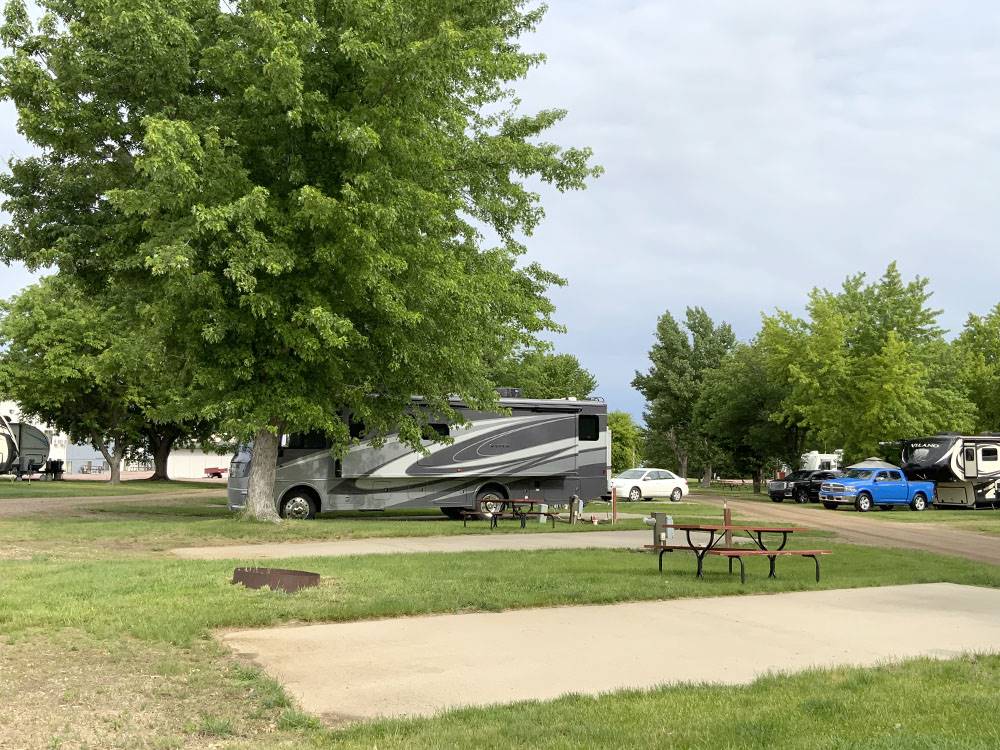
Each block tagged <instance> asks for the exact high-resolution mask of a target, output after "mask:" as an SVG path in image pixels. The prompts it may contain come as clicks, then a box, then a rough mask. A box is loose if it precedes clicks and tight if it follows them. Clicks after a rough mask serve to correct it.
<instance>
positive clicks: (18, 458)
mask: <svg viewBox="0 0 1000 750" xmlns="http://www.w3.org/2000/svg"><path fill="white" fill-rule="evenodd" d="M48 458H49V439H48V438H47V437H45V433H44V432H42V431H41V430H39V429H38V428H37V427H33V426H31V425H30V424H26V423H24V422H12V421H10V420H9V419H7V418H6V417H4V416H0V474H16V475H18V476H20V475H21V474H30V473H32V472H33V471H36V470H38V469H40V468H42V467H43V466H45V462H46V461H47V460H48Z"/></svg>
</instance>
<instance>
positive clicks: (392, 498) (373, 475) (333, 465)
mask: <svg viewBox="0 0 1000 750" xmlns="http://www.w3.org/2000/svg"><path fill="white" fill-rule="evenodd" d="M499 403H500V406H501V407H502V408H503V409H505V410H506V411H507V413H500V412H489V411H479V410H477V409H473V408H471V407H469V406H468V405H466V404H465V403H464V402H462V401H460V400H457V399H455V400H452V401H451V402H450V406H451V408H452V409H453V410H454V411H455V412H456V413H457V414H458V415H459V416H460V417H461V419H462V421H461V422H459V423H455V422H450V423H449V422H446V421H437V422H435V421H433V420H432V421H430V422H429V424H428V429H430V430H433V431H434V432H436V433H437V434H438V435H440V436H443V437H447V438H448V442H433V441H430V440H427V441H425V442H424V443H423V446H422V447H423V449H424V450H423V451H420V450H414V449H413V448H412V447H410V446H409V445H407V444H406V443H404V442H401V441H400V440H399V438H398V436H396V435H389V436H388V437H386V438H385V439H384V441H383V442H382V444H381V445H378V444H376V443H375V442H373V441H372V440H368V439H365V437H364V435H363V426H357V425H352V434H355V436H358V437H359V441H358V443H357V444H356V445H353V446H351V448H350V450H349V451H348V452H347V453H346V454H345V455H344V456H343V458H336V457H334V456H333V455H332V454H331V452H330V444H329V442H327V440H326V438H325V436H323V435H321V434H299V435H286V436H282V441H281V448H280V451H279V456H278V466H277V470H276V480H275V503H276V505H277V508H278V511H279V513H280V514H281V515H282V516H283V517H286V518H312V517H314V516H315V514H316V513H320V512H325V511H335V510H385V509H388V508H406V507H411V508H440V509H441V511H442V512H443V513H444V514H445V515H447V516H449V517H453V518H457V517H460V515H461V511H462V510H463V509H468V510H472V509H474V510H481V511H491V512H497V511H498V510H501V509H502V508H503V507H504V501H505V500H510V499H523V498H529V499H532V500H536V501H537V502H539V503H546V504H549V505H565V504H569V503H571V502H573V501H575V500H577V499H580V498H582V499H584V500H588V499H592V498H597V497H600V496H601V495H603V494H606V493H607V491H608V478H609V472H610V465H611V441H610V434H609V432H608V409H607V404H605V403H604V402H603V401H596V400H574V399H525V398H501V399H500V400H499ZM413 408H415V409H421V408H426V406H425V405H424V404H423V403H422V401H421V400H420V399H414V402H413ZM252 458H253V449H252V446H247V447H245V448H243V449H241V450H240V452H239V453H238V454H237V455H236V456H235V457H234V459H233V461H232V464H231V465H230V471H229V488H228V495H229V507H230V508H231V509H233V510H238V509H241V508H243V507H244V506H245V504H246V493H247V485H248V481H249V470H250V462H251V461H252Z"/></svg>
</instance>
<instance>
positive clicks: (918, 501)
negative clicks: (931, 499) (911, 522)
mask: <svg viewBox="0 0 1000 750" xmlns="http://www.w3.org/2000/svg"><path fill="white" fill-rule="evenodd" d="M910 508H912V509H913V510H927V495H925V494H924V493H923V492H918V493H917V494H916V495H914V496H913V501H912V502H911V503H910Z"/></svg>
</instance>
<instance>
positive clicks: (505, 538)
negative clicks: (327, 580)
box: [170, 529, 653, 560]
mask: <svg viewBox="0 0 1000 750" xmlns="http://www.w3.org/2000/svg"><path fill="white" fill-rule="evenodd" d="M652 540H653V535H652V529H644V530H640V531H580V532H542V533H533V534H459V535H453V536H408V537H407V536H397V537H373V538H369V539H344V540H341V541H334V542H277V543H274V544H230V545H225V546H221V547H179V548H177V549H172V550H170V551H171V552H172V553H173V554H175V555H177V556H178V557H183V558H185V559H188V560H230V559H232V560H276V559H282V558H289V557H346V556H349V555H397V554H409V553H412V552H490V551H494V550H508V551H509V550H540V549H630V548H631V549H635V548H637V547H641V546H642V545H644V544H649V543H650V542H652Z"/></svg>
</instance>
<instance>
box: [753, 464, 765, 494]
mask: <svg viewBox="0 0 1000 750" xmlns="http://www.w3.org/2000/svg"><path fill="white" fill-rule="evenodd" d="M763 483H764V471H763V469H754V470H753V491H754V494H758V495H759V494H760V487H761V485H762V484H763Z"/></svg>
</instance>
